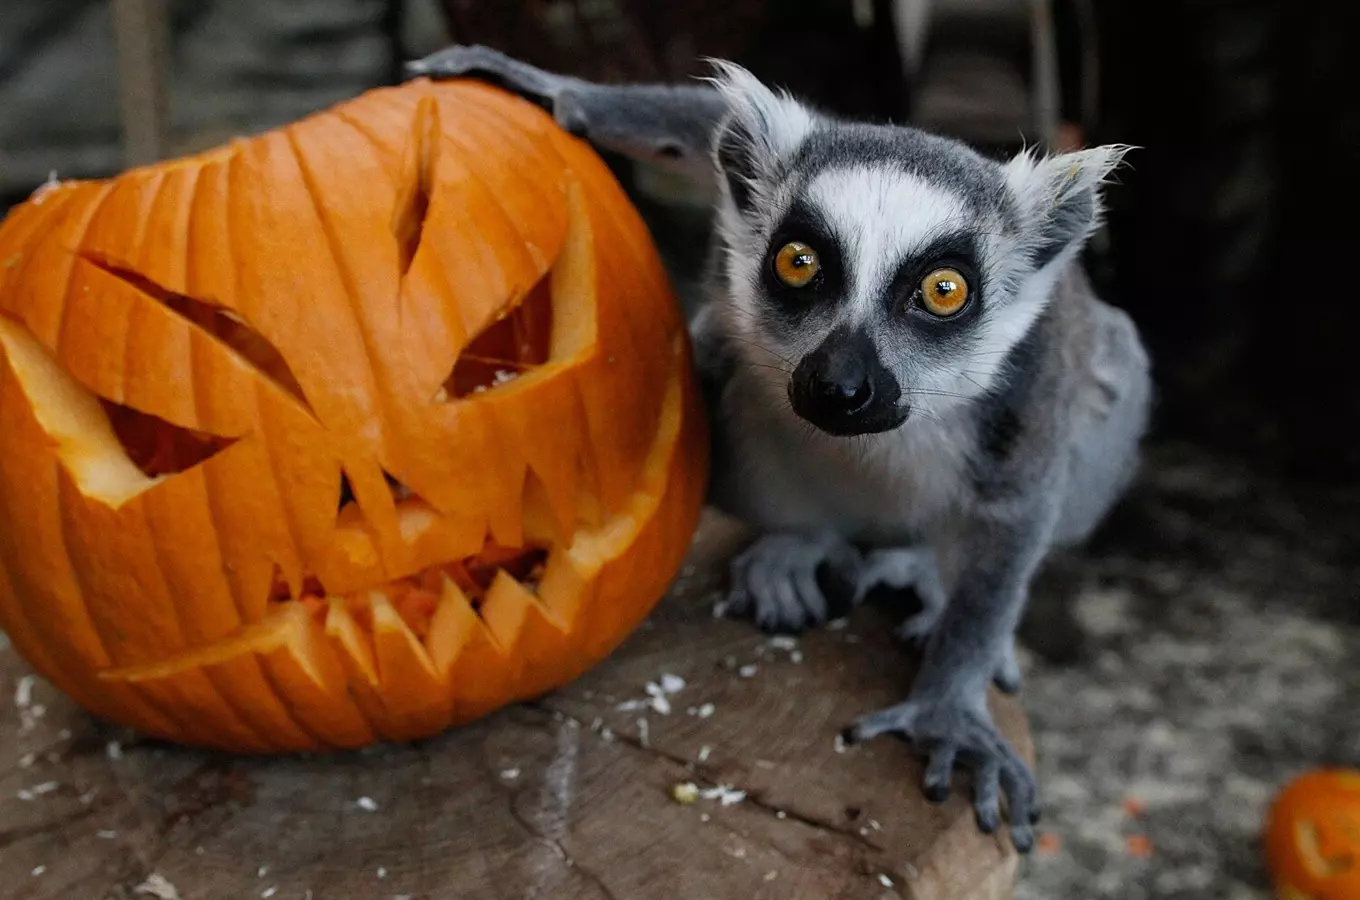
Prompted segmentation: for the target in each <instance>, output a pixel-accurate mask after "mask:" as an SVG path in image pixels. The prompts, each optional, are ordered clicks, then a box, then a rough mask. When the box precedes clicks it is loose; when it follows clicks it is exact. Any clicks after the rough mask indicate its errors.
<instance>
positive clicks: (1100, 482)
mask: <svg viewBox="0 0 1360 900" xmlns="http://www.w3.org/2000/svg"><path fill="white" fill-rule="evenodd" d="M715 67H716V70H717V74H716V77H715V78H713V79H711V80H710V81H709V82H708V83H707V84H700V83H696V84H693V85H684V86H679V85H676V86H666V85H627V86H606V85H599V84H593V83H590V82H586V81H583V80H580V79H576V78H570V77H565V76H561V75H556V74H552V73H549V72H545V71H543V70H541V69H537V68H535V67H532V66H530V65H528V64H526V63H524V62H521V61H519V60H516V59H513V58H510V57H507V56H505V55H504V54H501V53H499V52H497V51H494V50H491V49H488V48H484V47H458V46H455V47H451V48H448V49H446V50H443V51H440V52H438V53H436V54H434V55H432V56H430V57H427V58H425V59H423V60H420V61H417V62H414V63H411V64H409V65H408V68H407V73H408V75H410V76H413V77H414V76H428V77H431V78H447V77H475V78H479V79H482V80H486V81H489V82H492V83H495V84H498V85H500V86H501V87H504V88H507V89H509V90H511V91H513V92H515V93H517V94H519V95H521V96H523V97H525V98H528V99H530V100H533V101H535V102H537V103H539V104H540V105H542V106H544V107H545V108H547V109H548V110H549V111H550V112H552V113H553V115H554V116H555V117H556V120H557V121H558V122H559V123H560V124H561V125H562V126H564V127H565V128H566V129H567V130H569V131H571V132H572V133H574V134H576V135H578V136H580V137H582V138H584V139H586V140H588V141H590V142H592V143H593V144H595V145H596V146H598V147H600V148H602V149H607V150H611V151H615V152H621V153H623V154H625V155H627V156H629V157H632V158H634V159H642V160H647V161H651V162H655V163H659V164H661V165H665V166H668V167H670V168H672V169H679V170H680V171H684V172H688V173H689V174H691V175H693V176H695V177H698V178H706V177H708V176H712V175H716V176H717V179H716V180H717V185H718V188H719V196H720V200H719V205H718V209H717V211H716V228H715V237H714V241H713V246H712V251H711V254H710V257H711V266H710V271H709V273H708V286H707V295H708V297H709V298H710V300H709V301H708V302H706V303H704V304H703V305H702V306H701V307H700V309H699V310H698V312H697V314H696V315H695V317H694V320H693V322H692V331H693V334H694V341H695V348H696V360H697V364H698V366H699V370H700V377H701V380H702V381H703V383H704V385H705V390H706V391H707V394H708V402H709V404H710V406H709V409H710V417H711V419H712V422H713V426H712V430H713V436H714V437H713V448H712V452H713V466H712V471H713V475H712V483H711V495H710V498H711V502H712V503H713V504H714V505H715V506H717V507H719V508H721V509H724V510H726V511H727V512H729V513H732V514H735V515H736V516H738V517H741V518H743V519H745V520H746V521H748V522H749V523H752V524H754V525H755V526H758V527H759V528H761V529H763V530H764V532H765V533H764V536H762V537H760V538H759V539H757V541H756V542H755V543H754V544H753V545H752V546H751V547H750V548H748V549H747V550H745V551H744V552H742V553H741V554H740V555H738V556H737V557H736V559H735V560H734V562H733V566H732V574H733V585H732V590H731V594H730V595H729V598H728V605H729V609H731V610H732V611H734V612H735V613H737V614H742V615H749V616H752V617H754V619H755V620H756V621H757V622H758V623H759V624H760V625H761V626H763V627H765V628H767V629H778V630H784V629H800V628H803V627H805V626H808V625H814V624H819V623H821V622H823V621H825V620H826V618H827V616H828V602H827V598H826V595H825V593H824V591H823V589H822V587H821V585H820V583H819V581H818V574H819V572H825V571H826V570H832V571H835V572H839V573H840V574H841V575H843V576H845V577H846V578H847V579H848V580H849V582H850V583H851V584H853V585H854V591H853V593H854V595H855V597H856V598H857V599H858V598H862V597H863V596H864V595H865V594H866V593H867V592H868V591H869V589H871V588H873V587H875V586H879V585H887V586H889V587H894V588H899V589H907V588H911V589H913V590H914V591H915V593H916V594H918V595H919V597H920V600H921V601H922V604H923V608H922V610H921V611H920V612H919V613H918V614H916V615H915V616H913V617H911V618H910V619H908V620H907V621H906V622H905V623H904V624H903V625H902V626H901V628H900V629H899V633H900V634H901V635H902V636H903V637H904V638H908V639H911V640H914V641H916V642H917V643H919V645H920V646H921V649H922V663H921V667H920V670H919V672H918V674H917V676H916V680H915V682H914V684H913V685H912V688H911V692H910V694H909V695H908V697H907V699H906V700H905V701H904V702H902V703H900V704H898V705H896V706H893V707H890V708H888V709H883V710H880V711H878V712H872V713H869V714H868V715H865V716H862V717H861V718H859V719H858V720H857V721H856V722H855V723H854V724H853V725H851V727H849V728H848V729H847V730H846V739H847V740H850V741H852V742H853V741H861V740H865V739H868V738H871V737H874V736H876V735H881V734H885V733H889V732H893V733H897V734H899V735H902V736H904V737H906V738H908V739H909V740H911V741H912V743H913V744H914V746H915V747H916V749H917V750H918V752H920V753H922V754H923V755H924V756H925V757H926V768H925V775H924V779H923V790H924V792H925V794H926V795H927V796H928V797H929V798H931V799H932V800H935V801H940V800H943V799H944V798H945V797H946V796H947V795H948V791H949V782H950V776H951V773H952V770H953V768H954V767H955V765H956V764H957V765H960V766H962V767H963V768H965V769H967V770H969V771H971V773H972V775H973V782H974V788H973V790H974V807H975V811H976V816H977V821H978V825H979V827H980V828H981V829H982V830H983V831H985V832H988V833H990V832H993V831H994V830H995V829H996V828H997V827H998V825H999V824H1000V817H1001V813H1000V802H999V801H1000V795H1001V794H1002V793H1003V792H1004V794H1005V795H1006V801H1007V807H1008V812H1009V816H1008V819H1009V825H1010V834H1011V839H1012V842H1013V843H1014V844H1015V846H1016V847H1017V848H1019V849H1020V850H1022V851H1025V850H1028V849H1029V848H1030V846H1031V845H1032V843H1033V829H1032V825H1033V823H1034V821H1036V820H1037V809H1038V807H1037V803H1036V788H1035V783H1034V778H1033V776H1032V774H1031V772H1030V770H1029V767H1028V766H1027V765H1026V764H1025V762H1024V760H1022V759H1021V758H1020V756H1019V755H1018V754H1017V753H1016V751H1015V750H1014V749H1013V748H1012V747H1011V746H1010V745H1009V743H1008V742H1007V741H1006V740H1005V739H1004V738H1003V737H1002V736H1001V735H1000V733H999V732H998V731H997V729H996V727H995V725H994V724H993V722H992V719H991V716H990V714H989V712H988V709H987V692H988V687H989V684H990V683H992V682H995V683H996V684H997V685H998V686H999V687H1001V688H1002V689H1003V690H1006V691H1015V690H1017V689H1018V687H1019V682H1020V672H1019V669H1018V667H1017V666H1016V662H1015V657H1014V653H1013V633H1014V630H1015V627H1016V625H1017V620H1018V619H1019V618H1020V615H1021V612H1022V610H1023V608H1024V606H1025V602H1026V599H1027V594H1028V589H1029V583H1030V580H1031V578H1032V576H1033V574H1034V573H1035V571H1036V569H1037V567H1038V566H1039V564H1040V562H1041V561H1042V560H1043V558H1044V557H1045V555H1046V554H1047V552H1048V551H1049V549H1050V548H1052V547H1054V546H1058V545H1065V544H1072V543H1075V542H1077V541H1080V540H1081V539H1083V538H1084V537H1085V536H1086V535H1087V534H1088V533H1089V532H1090V531H1091V530H1092V529H1093V528H1094V527H1095V525H1096V524H1097V523H1098V522H1099V520H1100V519H1101V518H1102V517H1103V516H1104V514H1105V512H1106V511H1107V510H1108V509H1109V507H1110V506H1111V505H1112V504H1113V503H1114V502H1115V501H1116V499H1117V498H1118V497H1119V496H1120V495H1121V494H1122V492H1123V490H1124V489H1125V487H1126V486H1127V484H1128V482H1129V481H1130V479H1131V477H1132V475H1133V472H1134V470H1135V468H1136V465H1137V458H1138V447H1139V444H1140V442H1141V439H1142V435H1143V432H1144V430H1145V427H1146V424H1147V420H1148V409H1149V403H1150V395H1151V383H1150V377H1149V363H1148V359H1147V356H1146V354H1145V352H1144V349H1143V346H1142V343H1141V341H1140V338H1139V336H1138V333H1137V332H1136V330H1135V328H1134V326H1133V324H1132V322H1131V321H1130V319H1129V318H1128V317H1127V316H1126V315H1125V314H1123V313H1122V312H1120V311H1118V310H1116V309H1114V308H1113V307H1111V306H1108V305H1106V304H1105V303H1103V302H1102V301H1100V300H1099V299H1097V298H1096V296H1095V295H1094V294H1093V292H1092V288H1091V286H1090V284H1089V283H1088V281H1087V279H1086V277H1085V276H1084V274H1083V271H1082V269H1081V267H1080V263H1079V261H1078V254H1079V252H1080V250H1081V248H1082V246H1083V244H1084V243H1085V242H1086V240H1087V239H1088V237H1089V236H1090V235H1091V234H1092V232H1093V231H1094V230H1095V229H1096V228H1097V226H1098V223H1099V220H1100V216H1101V211H1102V204H1101V196H1100V190H1101V185H1102V183H1103V182H1104V180H1105V179H1106V176H1107V175H1108V174H1109V173H1110V171H1111V170H1112V169H1113V168H1114V167H1115V166H1116V165H1117V164H1118V163H1119V162H1120V160H1121V158H1122V156H1123V154H1124V152H1125V150H1126V148H1124V147H1120V146H1105V147H1097V148H1094V149H1090V150H1083V151H1079V152H1074V153H1068V154H1063V155H1059V156H1053V157H1047V158H1044V157H1041V156H1039V155H1036V154H1034V153H1031V152H1025V153H1021V154H1020V155H1018V156H1017V157H1016V158H1014V159H1011V160H1010V161H1008V162H1005V163H1000V162H995V161H992V160H989V159H986V158H984V157H982V156H980V155H979V154H977V153H976V152H974V151H973V150H971V149H970V148H968V147H966V146H964V145H963V144H961V143H959V142H957V141H953V140H949V139H945V138H942V137H938V136H934V135H929V134H925V133H923V132H921V131H918V130H916V129H912V128H907V127H896V126H889V125H874V124H865V123H857V122H848V121H842V120H838V119H836V118H834V117H832V116H830V115H827V114H825V113H822V112H819V111H815V110H813V109H810V108H808V107H807V106H805V105H803V104H801V103H799V102H798V101H796V100H795V99H794V98H792V97H790V96H789V95H787V94H786V93H782V92H776V91H773V90H771V89H770V88H768V87H767V86H765V85H764V84H762V83H761V82H760V81H758V80H757V79H756V78H755V77H754V76H752V75H751V74H750V73H748V72H747V71H745V70H744V69H742V68H740V67H739V66H736V65H734V64H731V63H724V62H718V63H715ZM860 547H864V548H869V549H868V550H867V552H862V551H861V549H859V548H860Z"/></svg>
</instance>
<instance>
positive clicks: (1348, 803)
mask: <svg viewBox="0 0 1360 900" xmlns="http://www.w3.org/2000/svg"><path fill="white" fill-rule="evenodd" d="M1265 851H1266V864H1267V867H1268V868H1269V870H1270V874H1271V879H1272V880H1273V882H1274V884H1275V893H1276V896H1277V897H1279V898H1280V900H1354V898H1356V897H1360V771H1348V770H1345V769H1320V770H1317V771H1313V772H1308V773H1306V774H1304V775H1302V776H1300V777H1298V778H1296V779H1295V780H1294V781H1292V782H1290V784H1289V785H1287V786H1286V787H1285V789H1284V790H1283V791H1281V792H1280V794H1279V796H1278V797H1276V799H1275V802H1274V804H1273V805H1272V807H1271V810H1270V815H1269V819H1268V821H1267V822H1266V835H1265Z"/></svg>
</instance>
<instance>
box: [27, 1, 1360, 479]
mask: <svg viewBox="0 0 1360 900" xmlns="http://www.w3.org/2000/svg"><path fill="white" fill-rule="evenodd" d="M1327 8H1328V7H1327V5H1326V4H1321V3H1291V4H1286V3H1283V2H1265V0H1236V2H1231V3H1229V2H1222V0H1165V2H1147V0H1051V2H1047V3H1046V2H1031V0H932V2H926V0H781V2H770V0H671V2H665V3H659V2H652V0H523V2H512V0H498V2H494V3H492V2H480V0H289V2H287V3H281V2H276V0H232V2H230V3H227V2H209V0H164V3H163V4H162V3H161V2H156V0H114V2H107V0H43V2H41V3H39V2H34V0H0V110H3V113H4V114H3V116H0V202H2V203H4V204H5V205H6V206H7V205H8V204H10V203H13V202H15V201H17V200H19V199H22V198H23V197H25V196H26V195H27V194H28V193H29V192H30V191H31V190H32V189H33V187H34V186H36V185H37V184H39V183H41V182H42V181H43V180H45V179H46V178H47V177H48V174H49V172H53V171H55V172H56V173H57V174H58V176H60V177H63V178H65V177H80V176H98V175H105V174H109V173H112V172H115V171H117V170H118V169H119V168H121V167H123V166H124V165H127V164H132V163H135V162H141V161H144V160H146V159H149V158H156V157H163V156H169V155H176V154H180V153H184V152H188V151H191V150H195V149H199V148H202V147H205V146H210V145H212V144H215V143H218V142H220V141H222V140H225V139H226V138H228V137H230V136H232V135H235V134H243V133H247V134H248V133H251V132H255V131H259V130H262V129H264V128H267V127H269V126H272V125H276V124H280V123H283V122H287V121H289V120H291V119H295V118H298V117H300V116H302V115H305V114H306V113H308V112H310V111H312V110H314V109H318V108H321V107H323V106H325V105H327V104H329V103H332V102H335V101H338V100H340V99H343V98H345V97H349V96H352V95H353V94H355V93H358V92H360V91H362V90H364V89H366V88H368V87H371V86H374V85H379V84H385V83H391V82H393V81H395V80H398V79H399V72H400V63H401V61H402V60H403V59H404V58H410V57H413V56H418V55H421V54H423V53H426V52H429V51H431V50H433V49H437V48H438V47H439V46H441V45H443V44H444V43H446V42H447V41H450V40H457V41H459V42H464V43H468V42H477V43H486V44H491V45H493V46H496V47H499V48H501V49H504V50H506V51H508V52H510V53H512V54H514V55H516V56H519V57H521V58H523V59H527V60H529V61H532V62H535V63H537V64H539V65H542V66H545V67H548V68H552V69H556V70H560V71H570V72H575V73H578V74H581V75H585V76H587V77H591V78H595V79H600V80H623V79H633V80H637V79H645V80H672V79H678V78H683V77H686V76H688V75H693V74H702V73H703V72H704V71H705V69H704V66H703V64H702V62H701V61H700V57H702V56H718V57H726V58H731V59H735V60H738V61H740V62H742V63H744V64H746V65H747V66H748V67H750V68H751V69H752V70H754V71H755V72H756V73H757V74H758V75H760V76H762V77H763V78H765V79H768V80H770V81H773V82H777V83H780V84H783V85H785V86H787V87H789V88H790V89H792V90H793V91H795V92H796V93H798V94H800V95H803V96H805V97H807V98H809V99H811V100H813V101H815V102H816V103H818V104H820V105H822V106H824V107H826V108H828V109H831V110H835V111H839V112H843V113H846V114H853V115H861V116H868V117H872V118H876V119H892V120H896V121H910V122H914V123H918V124H921V125H924V126H927V127H931V128H934V129H936V130H939V131H944V132H947V133H951V134H955V135H957V136H959V137H962V138H965V139H967V140H969V141H970V142H972V143H974V144H975V145H977V146H979V147H980V148H982V149H984V150H985V151H987V152H995V153H1004V152H1007V151H1009V150H1012V149H1014V148H1015V147H1018V146H1019V145H1020V143H1021V141H1022V140H1024V141H1027V142H1029V143H1035V142H1036V141H1046V142H1048V143H1049V144H1050V145H1059V146H1071V145H1075V144H1080V143H1083V142H1085V143H1096V142H1105V141H1119V142H1124V143H1131V144H1135V145H1138V146H1139V147H1141V148H1142V149H1140V150H1138V151H1136V152H1135V153H1133V154H1132V155H1131V156H1130V158H1129V161H1130V163H1131V168H1128V169H1125V170H1123V171H1122V172H1121V173H1120V175H1119V180H1120V182H1121V184H1120V185H1119V186H1117V187H1115V188H1113V189H1112V190H1111V191H1110V193H1109V197H1110V204H1111V212H1110V219H1109V225H1108V229H1107V233H1106V234H1104V235H1102V238H1101V240H1099V241H1098V242H1097V243H1096V244H1095V246H1093V248H1092V250H1091V253H1090V254H1089V256H1090V260H1089V262H1090V265H1091V268H1092V270H1093V272H1094V273H1095V275H1096V277H1097V279H1098V282H1099V284H1100V286H1101V288H1102V290H1103V291H1104V292H1105V294H1106V295H1107V296H1108V297H1109V298H1110V299H1111V300H1113V301H1114V302H1116V303H1118V304H1119V305H1121V306H1123V307H1125V308H1126V309H1128V310H1129V311H1130V312H1131V313H1132V314H1133V315H1134V317H1135V318H1136V319H1137V321H1138V322H1139V324H1140V325H1141V327H1142V329H1143V330H1144V332H1145V334H1146V335H1147V339H1148V341H1149V343H1150V345H1151V348H1152V351H1153V354H1154V357H1155V362H1156V365H1157V376H1158V381H1159V387H1160V404H1159V410H1158V418H1157V436H1158V437H1159V438H1175V439H1188V440H1192V441H1195V442H1199V443H1202V444H1207V445H1211V446H1213V447H1214V448H1216V449H1219V450H1222V451H1225V452H1228V453H1230V454H1232V455H1234V456H1238V457H1241V458H1243V459H1246V460H1250V461H1251V462H1252V463H1253V464H1256V465H1264V466H1268V467H1270V468H1273V469H1276V470H1280V471H1283V472H1287V473H1289V474H1290V475H1292V476H1296V477H1307V478H1313V479H1317V478H1322V479H1331V480H1335V479H1347V480H1349V479H1351V478H1353V477H1354V476H1355V475H1356V474H1357V473H1360V442H1357V441H1356V440H1354V439H1353V438H1351V437H1350V435H1351V434H1353V433H1355V431H1356V426H1357V425H1360V375H1357V374H1356V368H1355V366H1353V365H1351V364H1350V362H1351V360H1352V358H1353V355H1354V351H1353V350H1352V349H1351V348H1350V346H1349V342H1350V341H1351V340H1352V339H1353V338H1354V335H1355V334H1356V323H1357V320H1356V316H1357V312H1356V310H1357V303H1356V301H1355V300H1354V299H1352V297H1351V293H1352V292H1351V289H1349V288H1347V287H1346V286H1345V285H1343V284H1342V283H1341V282H1342V280H1343V279H1342V278H1341V277H1340V274H1341V266H1340V265H1339V264H1340V262H1342V261H1344V260H1345V259H1347V258H1348V256H1347V252H1348V251H1349V250H1350V235H1349V231H1350V228H1349V227H1348V222H1349V220H1348V219H1347V218H1346V217H1345V216H1344V215H1341V216H1334V215H1331V214H1330V212H1331V211H1330V210H1328V209H1326V207H1329V206H1331V205H1333V204H1335V203H1336V202H1337V201H1338V200H1339V198H1340V197H1342V196H1344V195H1346V194H1347V189H1348V188H1352V189H1353V184H1352V182H1353V181H1354V179H1353V177H1352V172H1353V171H1354V164H1355V162H1356V158H1357V140H1356V118H1357V104H1356V103H1354V102H1350V101H1348V100H1338V99H1336V97H1337V94H1338V92H1340V91H1342V90H1343V88H1342V85H1343V84H1344V83H1349V82H1350V81H1352V80H1353V79H1354V77H1355V71H1354V70H1355V68H1356V67H1355V64H1354V62H1353V61H1352V60H1347V59H1346V58H1345V57H1344V56H1343V54H1344V53H1345V52H1346V51H1347V50H1348V49H1350V48H1351V47H1352V46H1354V44H1353V43H1352V41H1351V40H1350V38H1349V37H1348V36H1347V35H1346V34H1345V33H1344V29H1342V28H1341V27H1339V26H1340V22H1339V20H1337V21H1326V20H1324V15H1327V14H1328V13H1327ZM1332 15H1333V18H1334V19H1335V18H1336V17H1335V14H1334V13H1333V14H1332ZM158 28H159V30H158ZM158 48H159V52H158ZM157 72H159V77H158V78H157V77H153V73H157ZM615 162H616V168H617V169H618V170H619V171H620V173H621V174H622V175H624V176H625V178H626V179H628V180H629V182H630V185H631V186H632V187H633V188H634V191H635V194H636V196H637V197H638V200H639V203H640V204H642V205H643V206H644V209H645V211H646V212H647V214H648V216H649V219H650V221H652V223H653V226H654V228H655V229H656V230H657V232H658V236H659V237H662V238H663V239H664V238H665V237H666V236H667V235H669V236H670V238H671V240H669V241H668V242H666V243H667V252H669V253H672V254H680V255H682V256H683V255H684V254H685V253H686V252H688V251H689V250H690V249H691V248H692V249H693V251H694V252H695V253H697V252H699V250H700V249H701V248H702V246H703V242H702V241H701V240H694V241H691V239H690V237H689V235H691V234H692V233H693V231H694V230H695V229H699V228H702V225H703V223H702V218H701V217H696V215H697V213H698V211H700V210H702V198H693V197H690V198H688V201H689V202H688V203H687V202H685V200H686V198H685V197H684V195H683V193H677V192H676V190H675V189H674V188H673V187H666V186H664V185H661V184H660V183H659V182H657V181H656V180H655V179H654V178H653V179H651V181H650V182H645V183H643V182H639V181H638V180H637V179H634V178H632V177H631V176H632V173H630V172H628V171H627V170H626V167H624V166H622V165H617V161H615ZM1327 222H1332V223H1334V224H1333V225H1328V224H1326V223H1327Z"/></svg>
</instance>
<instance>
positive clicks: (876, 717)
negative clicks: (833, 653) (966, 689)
mask: <svg viewBox="0 0 1360 900" xmlns="http://www.w3.org/2000/svg"><path fill="white" fill-rule="evenodd" d="M889 733H892V734H898V735H900V736H902V737H904V738H906V739H907V740H909V741H911V743H912V744H913V745H914V746H915V748H916V749H917V751H918V752H919V753H921V754H922V755H923V756H924V757H925V758H926V760H927V763H926V771H925V777H924V778H923V779H922V784H921V790H922V791H923V792H924V794H925V795H926V798H927V799H928V800H930V801H931V802H932V803H943V802H944V800H945V799H946V798H947V797H948V796H949V780H950V776H951V775H952V773H953V770H954V766H955V764H956V763H957V764H958V765H959V766H960V767H961V768H963V769H966V770H967V771H968V772H970V773H971V774H972V777H973V810H974V813H975V814H976V816H977V824H978V828H979V829H981V830H982V831H983V832H984V833H986V834H991V833H993V832H994V831H996V829H997V826H998V825H999V824H1000V822H1001V810H1000V794H1001V792H1002V791H1004V792H1005V794H1006V805H1007V807H1008V809H1009V813H1010V834H1011V842H1012V843H1013V844H1014V845H1015V848H1016V849H1017V850H1019V851H1020V852H1021V853H1028V852H1029V850H1030V848H1032V847H1033V846H1034V824H1035V823H1036V822H1038V821H1039V809H1038V805H1037V799H1036V798H1037V794H1038V791H1037V788H1036V786H1035V783H1034V775H1033V773H1031V772H1030V769H1029V766H1028V765H1026V764H1025V761H1024V760H1023V759H1021V758H1020V756H1019V754H1017V753H1016V752H1015V750H1014V749H1013V748H1012V747H1011V746H1010V744H1009V743H1007V741H1006V739H1005V738H1003V737H1002V736H1001V734H1000V732H998V731H997V730H996V726H995V725H994V724H993V723H992V720H991V717H990V716H988V715H987V713H986V711H985V708H984V710H983V711H981V712H979V711H976V710H974V709H972V708H970V707H969V706H967V705H965V704H964V703H962V702H960V701H959V700H955V699H946V698H941V699H935V698H912V699H910V700H908V701H906V702H905V703H900V704H898V705H897V706H891V707H888V708H887V709H882V710H879V711H878V712H874V713H870V714H868V715H866V716H862V717H860V718H859V719H858V720H856V721H855V723H854V724H853V725H851V726H850V727H849V728H847V729H846V730H845V733H844V735H843V738H844V740H845V741H846V743H850V744H855V743H860V742H862V741H867V740H869V739H871V738H874V737H877V736H879V735H882V734H889Z"/></svg>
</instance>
